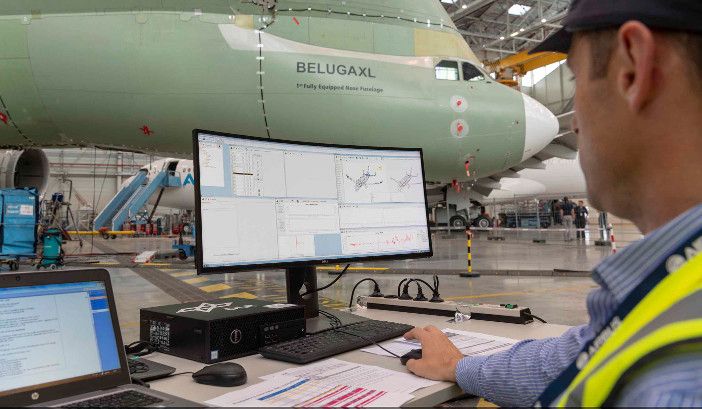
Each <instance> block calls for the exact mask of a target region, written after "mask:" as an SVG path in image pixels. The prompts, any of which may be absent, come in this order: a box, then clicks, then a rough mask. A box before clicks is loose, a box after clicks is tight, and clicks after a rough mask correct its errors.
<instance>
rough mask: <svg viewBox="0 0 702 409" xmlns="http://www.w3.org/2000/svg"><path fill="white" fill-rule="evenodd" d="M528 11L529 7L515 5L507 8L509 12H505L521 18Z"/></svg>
mask: <svg viewBox="0 0 702 409" xmlns="http://www.w3.org/2000/svg"><path fill="white" fill-rule="evenodd" d="M529 10H531V7H530V6H525V5H523V4H517V3H515V4H514V5H512V7H510V8H509V10H507V12H508V13H509V14H511V15H513V16H523V15H525V14H526V13H527V12H528V11H529Z"/></svg>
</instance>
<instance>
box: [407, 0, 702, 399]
mask: <svg viewBox="0 0 702 409" xmlns="http://www.w3.org/2000/svg"><path fill="white" fill-rule="evenodd" d="M700 21H702V1H699V0H617V1H601V0H575V1H573V2H572V4H571V7H570V10H569V12H568V14H567V16H566V17H565V19H564V21H563V26H564V28H563V29H562V30H560V31H559V32H558V33H557V34H555V35H554V36H553V37H550V38H549V39H547V40H546V41H545V42H544V43H542V44H541V45H540V46H539V47H537V51H560V52H566V53H568V66H569V67H570V69H571V70H572V71H573V73H574V75H575V87H576V90H575V97H574V98H575V101H574V102H575V114H574V120H573V128H574V131H575V133H576V134H577V137H578V145H579V151H580V162H581V165H582V168H583V171H584V174H585V178H586V181H587V187H588V197H589V200H590V203H591V204H592V206H594V207H597V208H598V209H602V210H603V211H607V212H610V213H612V214H614V215H616V216H619V217H622V218H625V219H629V220H631V221H633V222H634V224H636V226H637V227H638V228H639V229H640V230H641V231H642V232H643V233H644V234H645V237H644V239H642V240H640V241H638V242H636V243H633V244H630V245H629V246H627V247H626V248H624V250H622V251H620V252H618V253H616V254H615V255H612V256H610V257H608V258H607V259H605V260H604V261H603V262H602V263H601V264H600V265H598V266H597V267H596V268H595V269H594V271H593V279H594V280H595V282H596V283H597V284H598V285H599V286H600V288H599V289H597V290H595V291H594V292H593V293H591V294H590V295H589V297H588V298H587V307H588V312H589V315H590V322H589V323H588V324H586V325H582V326H578V327H574V328H571V329H569V330H568V331H566V332H565V333H564V334H563V335H562V336H560V337H557V338H549V339H542V340H528V341H522V342H520V343H518V344H516V345H515V346H514V347H512V348H511V349H509V350H507V351H504V352H499V353H496V354H494V355H491V356H473V357H463V355H462V354H461V353H460V351H458V350H457V349H456V348H455V346H454V345H453V344H452V343H451V342H450V341H449V340H448V338H447V337H446V336H445V335H444V334H443V333H441V332H440V331H439V330H437V329H436V328H434V327H428V328H416V329H414V330H412V331H410V332H409V333H407V335H406V337H407V338H410V339H418V340H420V341H421V343H422V352H423V354H422V359H420V360H410V361H409V362H408V363H407V367H408V368H409V370H410V371H412V372H414V373H415V374H417V375H420V376H424V377H427V378H431V379H436V380H444V381H456V382H458V385H460V387H461V388H462V389H463V390H464V391H466V392H468V393H471V394H475V395H479V396H482V397H485V398H487V399H488V400H490V401H492V402H494V403H497V404H499V405H501V406H525V405H536V406H575V407H598V406H630V407H634V406H635V407H642V406H668V407H670V406H697V407H700V406H702V308H700V305H702V166H700V162H699V161H700V159H699V158H700V157H702V115H700V113H701V112H702V24H700ZM531 307H532V310H534V311H536V312H538V311H539V306H538V305H532V306H531Z"/></svg>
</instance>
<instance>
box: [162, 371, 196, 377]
mask: <svg viewBox="0 0 702 409" xmlns="http://www.w3.org/2000/svg"><path fill="white" fill-rule="evenodd" d="M194 373H195V372H192V371H188V372H178V373H174V374H171V375H169V376H168V377H169V378H172V377H174V376H178V375H187V374H194Z"/></svg>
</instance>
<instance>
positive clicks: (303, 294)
mask: <svg viewBox="0 0 702 409" xmlns="http://www.w3.org/2000/svg"><path fill="white" fill-rule="evenodd" d="M350 266H351V264H347V265H346V267H344V269H343V270H341V273H339V275H338V276H337V277H336V278H335V279H333V280H332V282H331V283H329V284H327V285H325V286H324V287H322V288H316V289H314V290H312V291H305V292H304V293H302V294H300V297H304V296H306V295H310V294H314V293H316V292H319V291H322V290H326V289H327V288H329V287H331V286H333V285H334V283H336V282H337V281H339V279H340V278H341V276H343V275H344V273H346V270H348V269H349V267H350Z"/></svg>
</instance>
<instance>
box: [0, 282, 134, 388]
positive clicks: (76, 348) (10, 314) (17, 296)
mask: <svg viewBox="0 0 702 409" xmlns="http://www.w3.org/2000/svg"><path fill="white" fill-rule="evenodd" d="M57 274H58V273H57ZM0 317H2V318H0V396H4V395H11V394H14V393H17V392H21V391H23V390H26V389H41V388H43V387H48V386H55V385H60V384H62V383H69V382H75V381H79V380H84V379H90V378H95V377H100V376H105V375H109V374H113V373H115V372H118V371H120V370H121V367H120V360H119V350H118V346H117V342H116V341H115V333H114V330H113V328H114V327H113V325H112V318H111V314H110V307H109V303H108V300H107V292H106V289H105V283H103V282H99V281H90V282H80V283H62V284H50V285H41V286H25V287H10V288H0Z"/></svg>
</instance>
